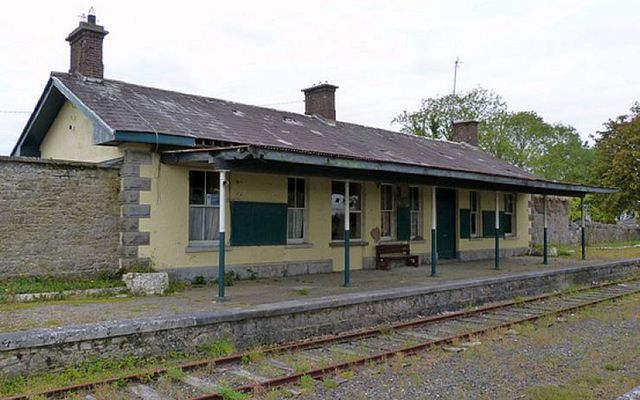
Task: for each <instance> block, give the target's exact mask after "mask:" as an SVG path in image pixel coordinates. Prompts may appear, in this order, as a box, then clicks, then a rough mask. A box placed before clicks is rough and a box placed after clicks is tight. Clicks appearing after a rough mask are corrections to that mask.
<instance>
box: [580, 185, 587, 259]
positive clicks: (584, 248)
mask: <svg viewBox="0 0 640 400" xmlns="http://www.w3.org/2000/svg"><path fill="white" fill-rule="evenodd" d="M580 220H581V221H580V231H581V232H580V234H581V239H580V244H581V246H582V259H583V260H586V259H587V237H586V235H585V230H584V196H582V197H580Z"/></svg>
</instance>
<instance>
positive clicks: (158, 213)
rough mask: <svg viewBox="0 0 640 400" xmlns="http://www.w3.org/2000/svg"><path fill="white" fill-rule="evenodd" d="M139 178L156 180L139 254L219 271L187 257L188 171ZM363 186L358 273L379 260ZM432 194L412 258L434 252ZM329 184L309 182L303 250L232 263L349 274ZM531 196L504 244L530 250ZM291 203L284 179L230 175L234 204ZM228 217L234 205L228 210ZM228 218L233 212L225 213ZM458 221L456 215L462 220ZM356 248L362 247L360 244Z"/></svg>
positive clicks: (463, 202) (253, 253)
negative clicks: (334, 231)
mask: <svg viewBox="0 0 640 400" xmlns="http://www.w3.org/2000/svg"><path fill="white" fill-rule="evenodd" d="M141 176H143V177H150V178H151V180H152V184H151V188H152V190H151V191H150V192H142V193H141V195H140V203H141V204H150V205H151V218H149V219H141V220H140V231H142V232H147V231H148V232H151V242H150V245H148V246H140V256H141V257H150V258H151V259H152V260H153V262H154V265H155V267H156V268H160V269H162V268H179V267H204V266H215V265H217V261H218V258H217V257H218V254H217V251H215V249H208V250H206V251H201V252H189V251H187V248H188V245H189V237H188V235H189V229H188V223H189V219H188V216H189V204H188V203H189V199H188V196H189V179H188V178H189V168H188V167H179V166H172V165H167V164H160V165H159V163H158V156H157V155H154V157H153V163H152V164H151V165H144V166H142V167H141ZM362 184H363V210H364V213H363V229H362V236H363V237H362V239H363V240H364V241H366V242H368V245H366V246H358V245H355V243H354V246H352V248H351V266H352V268H353V269H359V268H362V266H363V259H364V258H365V257H374V256H375V245H376V242H375V241H374V240H373V238H372V237H371V233H370V232H371V230H372V229H374V228H375V227H379V226H380V188H379V185H378V184H376V183H374V182H362ZM431 190H432V188H431V187H429V186H423V187H421V195H422V210H421V211H422V232H423V236H424V240H419V241H415V242H412V244H411V248H412V252H413V253H415V254H424V253H430V252H431V237H430V232H431ZM330 193H331V180H330V179H329V178H322V177H309V178H307V213H308V214H307V221H308V224H307V231H306V241H307V242H308V243H307V244H304V245H286V246H284V245H281V246H242V247H235V248H234V247H228V248H229V250H228V252H227V254H226V261H227V263H228V264H229V265H239V264H261V263H264V264H269V263H278V262H283V261H311V260H332V261H333V266H334V270H336V271H339V270H343V268H344V247H342V246H335V243H334V246H332V245H331V218H330V215H331V206H330V196H331V194H330ZM528 197H529V196H528V195H523V194H520V195H518V205H517V209H518V216H517V225H518V226H517V232H518V233H517V236H516V237H515V238H513V239H507V240H504V241H503V247H505V248H506V247H521V246H522V247H526V246H528V244H529V236H528V232H529V229H528V228H529V218H528V214H527V212H528V210H527V206H528ZM458 199H459V207H458V209H459V208H466V207H468V191H465V190H460V191H459V195H458ZM236 200H238V201H240V200H242V201H259V202H279V203H284V202H286V201H287V176H284V175H271V174H256V173H245V172H231V173H230V176H229V201H236ZM482 208H483V209H493V192H483V194H482ZM227 212H228V213H229V212H230V210H229V204H227ZM228 215H229V214H228ZM458 215H459V214H458ZM230 219H231V217H228V218H227V226H226V230H227V241H228V240H229V237H230V230H231V222H230ZM356 242H357V241H356ZM493 246H494V241H493V239H489V238H488V239H478V240H468V239H458V250H461V251H465V250H479V249H492V248H493Z"/></svg>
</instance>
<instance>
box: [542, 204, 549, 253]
mask: <svg viewBox="0 0 640 400" xmlns="http://www.w3.org/2000/svg"><path fill="white" fill-rule="evenodd" d="M542 201H543V204H542V212H543V214H542V218H543V220H544V221H543V222H544V230H543V234H542V263H543V264H544V265H547V264H549V257H548V253H547V251H548V242H547V196H543V197H542Z"/></svg>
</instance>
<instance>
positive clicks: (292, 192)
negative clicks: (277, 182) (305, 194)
mask: <svg viewBox="0 0 640 400" xmlns="http://www.w3.org/2000/svg"><path fill="white" fill-rule="evenodd" d="M287 206H288V207H295V206H296V180H295V178H289V179H288V180H287Z"/></svg>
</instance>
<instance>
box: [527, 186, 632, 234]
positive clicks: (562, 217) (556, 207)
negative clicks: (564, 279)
mask: <svg viewBox="0 0 640 400" xmlns="http://www.w3.org/2000/svg"><path fill="white" fill-rule="evenodd" d="M543 204H544V202H543V197H542V196H533V208H532V216H533V220H532V232H531V240H532V241H533V243H536V244H542V241H543V229H544V217H543V212H544V211H543V210H544V208H543ZM570 208H571V200H570V199H568V198H566V197H555V196H548V197H547V227H548V229H547V232H548V235H549V243H562V244H580V240H581V233H580V224H579V223H576V222H572V221H571V220H570V219H569V213H570ZM585 227H586V236H587V244H589V245H591V244H598V243H603V242H618V241H630V240H640V226H638V225H625V224H601V223H598V222H587V223H586V225H585Z"/></svg>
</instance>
